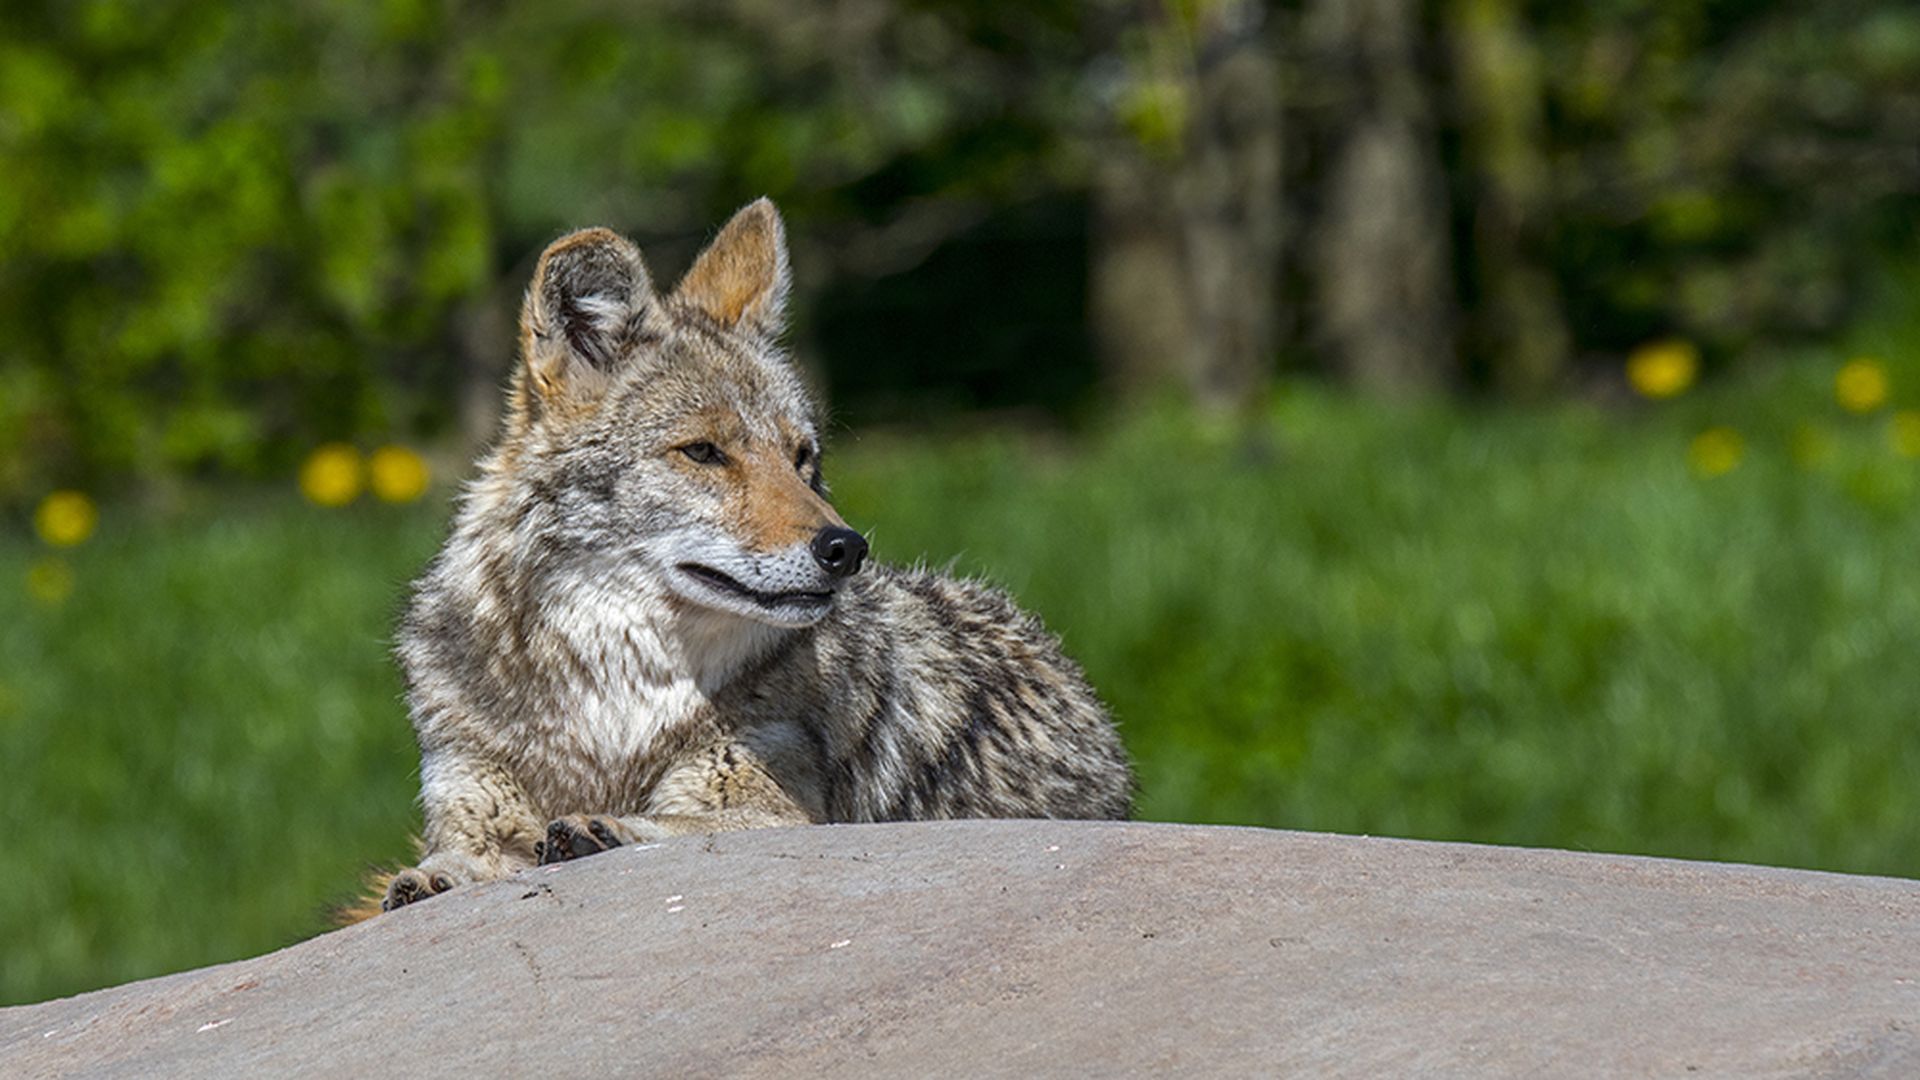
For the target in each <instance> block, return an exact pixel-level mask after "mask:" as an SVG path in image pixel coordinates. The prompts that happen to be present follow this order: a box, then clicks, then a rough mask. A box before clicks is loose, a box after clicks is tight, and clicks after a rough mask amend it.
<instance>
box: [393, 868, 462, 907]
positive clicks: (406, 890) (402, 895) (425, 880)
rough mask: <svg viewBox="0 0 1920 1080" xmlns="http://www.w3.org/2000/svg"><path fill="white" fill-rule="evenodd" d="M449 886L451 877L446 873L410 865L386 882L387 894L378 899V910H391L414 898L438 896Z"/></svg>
mask: <svg viewBox="0 0 1920 1080" xmlns="http://www.w3.org/2000/svg"><path fill="white" fill-rule="evenodd" d="M451 888H453V878H451V877H449V876H448V875H446V874H438V873H429V872H427V871H425V870H422V869H420V868H419V867H417V866H410V867H408V868H406V869H405V870H402V871H400V872H399V873H397V874H395V875H393V880H392V881H389V882H387V896H386V899H384V900H382V901H380V910H381V911H392V910H393V909H394V908H397V907H406V906H407V905H408V904H411V903H413V902H414V901H415V900H425V899H426V898H427V897H429V896H438V895H440V894H441V893H443V892H446V891H447V890H448V889H451Z"/></svg>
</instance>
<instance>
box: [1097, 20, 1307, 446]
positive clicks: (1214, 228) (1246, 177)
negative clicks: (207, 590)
mask: <svg viewBox="0 0 1920 1080" xmlns="http://www.w3.org/2000/svg"><path fill="white" fill-rule="evenodd" d="M1154 11H1155V14H1154V15H1153V16H1151V22H1150V24H1149V25H1148V27H1147V28H1146V29H1147V35H1148V38H1149V40H1150V42H1151V43H1152V44H1151V47H1150V49H1149V54H1150V57H1151V59H1150V61H1149V62H1148V63H1147V64H1145V65H1142V66H1141V69H1139V70H1132V71H1129V73H1128V78H1127V85H1126V86H1125V87H1124V88H1123V89H1122V90H1121V91H1120V96H1121V97H1122V98H1123V99H1124V101H1125V104H1123V105H1122V107H1121V108H1120V109H1118V110H1116V111H1117V112H1118V113H1120V114H1121V119H1122V121H1123V123H1122V125H1119V126H1120V127H1121V129H1122V130H1118V131H1116V132H1114V133H1112V134H1110V135H1109V136H1108V138H1107V139H1106V140H1105V142H1106V145H1104V146H1103V147H1101V149H1102V150H1103V153H1102V154H1101V158H1100V162H1099V164H1098V166H1097V168H1096V170H1095V175H1094V214H1095V218H1094V244H1093V265H1092V267H1091V268H1090V278H1091V280H1090V282H1089V287H1090V290H1091V297H1090V300H1089V303H1090V306H1091V309H1092V310H1091V312H1090V314H1091V317H1092V318H1093V321H1094V331H1095V335H1096V339H1097V341H1098V343H1099V346H1100V349H1101V352H1102V354H1103V356H1104V359H1105V363H1106V365H1107V369H1108V371H1109V372H1110V373H1111V376H1112V378H1113V380H1114V382H1115V383H1116V384H1118V387H1119V389H1120V390H1121V392H1122V393H1123V394H1124V395H1126V396H1129V397H1134V398H1139V397H1144V396H1148V395H1152V394H1159V393H1167V392H1172V393H1176V394H1178V395H1180V396H1181V397H1183V398H1185V399H1187V400H1189V401H1192V402H1194V403H1196V404H1198V405H1200V406H1201V407H1203V408H1207V409H1210V410H1214V411H1227V410H1233V409H1236V408H1240V407H1242V406H1245V405H1246V404H1247V403H1249V402H1250V401H1252V400H1253V399H1254V397H1255V396H1256V395H1257V393H1258V392H1259V390H1260V389H1261V388H1262V386H1263V385H1264V384H1265V382H1266V379H1267V377H1268V375H1269V373H1270V372H1271V370H1272V366H1273V361H1274V357H1275V353H1276V350H1277V347H1278V342H1277V333H1276V326H1277V321H1276V318H1275V311H1274V308H1275V303H1276V300H1277V294H1278V273H1279V261H1280V242H1281V205H1282V204H1281V194H1282V193H1281V190H1280V109H1279V86H1278V79H1279V72H1278V63H1277V59H1276V56H1275V50H1274V49H1273V48H1272V46H1271V44H1270V43H1269V42H1268V41H1267V40H1266V38H1265V36H1264V35H1263V34H1262V33H1261V27H1260V15H1261V9H1260V7H1259V5H1257V4H1254V3H1249V2H1246V0H1211V2H1206V0H1203V2H1202V3H1200V4H1199V5H1197V7H1196V8H1195V9H1194V10H1192V11H1191V12H1190V13H1187V14H1181V13H1177V12H1176V11H1175V10H1174V9H1173V8H1172V7H1158V8H1155V9H1154ZM1128 121H1130V123H1129V122H1128Z"/></svg>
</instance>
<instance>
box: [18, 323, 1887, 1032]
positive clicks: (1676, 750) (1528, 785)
mask: <svg viewBox="0 0 1920 1080" xmlns="http://www.w3.org/2000/svg"><path fill="white" fill-rule="evenodd" d="M1915 332H1916V328H1915V327H1913V326H1911V325H1903V324H1900V323H1898V322H1893V323H1889V324H1887V325H1884V326H1879V327H1873V328H1869V329H1867V330H1865V331H1863V332H1862V335H1861V338H1860V340H1858V341H1855V342H1853V343H1852V344H1853V345H1854V346H1855V350H1856V351H1873V352H1879V353H1882V354H1892V353H1894V352H1896V351H1898V350H1896V349H1895V348H1894V347H1895V346H1896V345H1898V344H1900V343H1902V342H1911V341H1912V340H1914V338H1913V334H1914V333H1915ZM1844 355H1845V354H1821V355H1817V356H1814V357H1810V358H1808V360H1807V361H1806V362H1804V363H1802V364H1799V365H1795V366H1790V367H1787V368H1783V369H1782V370H1781V374H1779V375H1778V376H1777V377H1771V378H1766V379H1756V380H1750V381H1748V382H1746V383H1743V384H1742V385H1741V386H1739V387H1736V388H1733V389H1730V390H1723V391H1720V392H1715V393H1710V394H1706V395H1702V396H1697V397H1692V398H1684V399H1681V400H1680V401H1678V402H1675V403H1671V404H1668V405H1664V406H1661V407H1660V408H1659V409H1657V410H1653V411H1649V412H1646V413H1640V414H1620V413H1604V412H1600V411H1596V410H1594V409H1591V408H1587V407H1582V406H1576V405H1566V406H1560V407H1555V408H1551V409H1546V410H1540V411H1531V412H1525V413H1522V412H1514V411H1508V410H1504V409H1472V408H1464V407H1460V406H1444V407H1442V406H1430V407H1408V408H1386V407H1382V406H1378V405H1364V404H1360V403H1356V402H1354V401H1352V400H1349V399H1345V398H1340V397H1333V396H1329V395H1327V394H1325V393H1324V392H1322V391H1321V390H1319V389H1318V388H1316V387H1314V386H1311V385H1294V386H1289V387H1287V388H1285V389H1284V391H1283V392H1282V393H1281V395H1280V397H1279V399H1278V401H1277V404H1276V405H1275V407H1274V408H1273V409H1272V410H1271V412H1270V413H1269V414H1268V416H1267V417H1266V418H1265V419H1264V420H1263V421H1262V423H1261V424H1260V425H1259V427H1258V429H1257V430H1255V431H1253V432H1251V433H1249V432H1242V431H1234V430H1229V429H1224V428H1210V427H1206V426H1197V425H1196V424H1195V423H1194V422H1193V421H1191V420H1189V419H1185V418H1180V417H1175V416H1160V417H1149V418H1145V419H1142V420H1139V421H1135V422H1132V423H1129V424H1126V425H1123V426H1120V427H1117V428H1114V429H1112V430H1109V431H1106V432H1104V433H1101V434H1099V435H1097V436H1095V437H1094V438H1092V439H1091V440H1090V441H1088V442H1086V443H1084V444H1079V443H1062V442H1054V441H1049V440H1048V439H1046V438H1044V437H1041V436H1038V435H1027V436H1015V435H1012V434H1009V433H1002V434H998V435H988V436H981V437H972V438H968V439H965V440H961V441H958V442H954V441H944V440H940V439H936V438H929V437H926V436H919V435H916V436H907V435H886V434H879V433H874V434H868V435H864V436H861V435H856V434H847V435H843V436H841V437H839V438H838V439H837V441H836V446H835V452H834V459H833V470H834V480H835V487H836V495H837V498H838V501H839V503H840V504H841V506H842V508H843V509H844V510H845V512H846V514H847V517H848V518H849V520H851V521H853V522H855V523H856V524H858V525H860V526H861V527H863V528H865V529H867V530H869V531H870V532H871V534H872V535H873V537H874V543H875V549H876V551H877V553H878V554H879V555H881V556H882V557H884V558H887V559H890V560H896V561H906V560H911V559H913V558H915V557H918V556H922V555H924V556H925V557H926V558H927V559H929V560H930V561H933V562H936V563H940V562H945V561H947V560H955V561H956V566H957V568H958V569H959V570H960V571H963V572H970V573H980V574H984V575H987V576H989V577H991V578H993V579H995V580H997V581H999V582H1000V583H1002V584H1004V585H1006V586H1008V587H1009V588H1011V589H1012V590H1013V591H1014V592H1015V593H1016V594H1017V595H1018V596H1019V598H1020V599H1021V600H1022V602H1023V603H1025V604H1027V605H1028V606H1030V607H1032V608H1034V609H1035V610H1037V611H1039V612H1040V613H1041V614H1042V615H1043V616H1044V617H1045V618H1046V619H1047V620H1048V622H1049V623H1050V624H1051V625H1052V626H1053V627H1054V628H1055V629H1056V630H1058V631H1059V632H1060V633H1061V634H1062V635H1063V636H1064V638H1065V640H1066V643H1067V645H1068V648H1069V649H1070V651H1071V652H1072V653H1073V654H1074V655H1075V656H1076V657H1078V658H1079V659H1080V660H1081V661H1082V662H1083V663H1084V664H1085V666H1086V668H1087V671H1088V673H1089V675H1090V676H1091V678H1092V680H1093V682H1094V683H1095V684H1096V685H1097V686H1098V687H1099V688H1100V690H1101V691H1102V693H1103V694H1104V696H1105V697H1106V698H1107V700H1108V701H1109V702H1110V703H1111V704H1112V705H1113V707H1114V710H1115V712H1116V713H1117V714H1118V716H1119V717H1120V719H1121V721H1122V724H1123V730H1124V732H1125V735H1126V738H1127V741H1128V744H1129V746H1130V747H1131V749H1132V751H1133V752H1134V754H1135V755H1136V756H1137V757H1138V760H1139V763H1140V772H1141V779H1142V783H1143V800H1142V803H1141V808H1140V809H1141V814H1142V816H1144V817H1147V818H1157V819H1173V820H1185V821H1208V822H1239V823H1258V824H1266V825H1276V826H1285V827H1293V828H1307V829H1332V830H1341V831H1355V832H1370V833H1387V834H1393V835H1403V836H1420V837H1434V838H1451V839H1467V840H1482V841H1490V842H1495V843H1508V844H1544V845H1553V846H1560V847H1571V848H1592V849H1597V850H1607V851H1626V852H1642V853H1652V854H1665V855H1680V856H1691V857H1701V858H1716V859H1734V860H1752V861H1757V862H1764V863H1782V864H1789V865H1797V866H1808V867H1823V868H1828V869H1835V870H1849V871H1865V872H1878V873H1890V874H1902V875H1915V874H1920V786H1916V785H1915V784H1913V782H1912V778H1913V777H1914V776H1915V775H1920V743H1916V742H1915V740H1914V739H1913V736H1912V730H1913V729H1912V718H1913V716H1914V715H1915V713H1916V710H1920V677H1916V675H1915V669H1914V667H1913V665H1912V663H1911V662H1910V660H1911V657H1912V656H1913V655H1914V652H1915V649H1916V647H1920V574H1916V572H1915V569H1914V566H1915V564H1914V560H1913V558H1912V551H1913V547H1914V538H1915V536H1916V535H1920V499H1917V498H1916V496H1920V459H1917V458H1910V457H1901V456H1899V455H1897V454H1896V453H1894V452H1893V450H1891V449H1890V448H1889V445H1888V442H1887V434H1888V423H1887V420H1888V418H1887V415H1886V414H1885V413H1881V414H1876V415H1874V416H1869V417H1854V416H1849V415H1846V414H1844V413H1842V412H1841V411H1840V410H1839V408H1838V407H1837V406H1836V405H1835V404H1833V399H1832V383H1831V375H1832V371H1833V369H1834V367H1835V366H1836V364H1837V362H1838V360H1839V359H1841V358H1842V357H1843V356H1844ZM1892 370H1893V376H1894V380H1893V381H1894V386H1895V388H1896V393H1897V394H1898V393H1904V394H1905V395H1907V396H1905V397H1901V398H1898V399H1897V400H1896V402H1895V404H1896V405H1898V406H1901V407H1903V408H1907V409H1911V408H1913V407H1915V406H1917V405H1920V399H1917V398H1915V397H1914V396H1913V395H1914V394H1915V392H1916V389H1917V388H1920V368H1916V367H1915V366H1914V365H1913V364H1912V363H1906V364H1898V363H1896V364H1893V369H1892ZM1730 423H1731V424H1733V426H1734V427H1736V428H1737V430H1738V431H1739V432H1740V434H1741V435H1742V436H1743V438H1744V440H1745V441H1744V445H1745V447H1746V449H1745V454H1744V457H1743V458H1741V460H1740V462H1739V464H1738V467H1737V468H1735V469H1733V471H1731V472H1729V473H1727V474H1725V475H1722V476H1718V477H1716V478H1713V479H1704V478H1702V477H1700V476H1697V475H1695V474H1694V473H1693V472H1691V471H1690V470H1689V467H1688V455H1687V447H1688V444H1689V442H1690V440H1691V439H1692V438H1693V437H1694V436H1695V434H1696V433H1697V432H1699V431H1701V430H1702V429H1704V428H1707V427H1709V426H1718V425H1727V424H1730ZM1808 431H1812V432H1814V433H1816V434H1817V435H1818V439H1817V445H1818V448H1819V452H1818V453H1807V452H1805V450H1806V447H1807V445H1809V444H1808V441H1807V439H1806V437H1805V433H1806V432H1808ZM442 518H443V510H441V509H439V508H433V507H417V508H414V509H396V508H393V507H385V506H380V505H377V504H361V505H359V506H356V507H353V508H349V509H346V510H340V511H320V510H315V509H312V508H308V507H304V506H301V505H299V504H298V501H297V499H296V497H295V496H294V495H293V494H292V492H291V491H286V492H284V493H275V494H267V493H260V494H257V495H252V496H233V495H229V496H227V497H225V498H224V499H223V500H222V501H220V502H216V503H209V504H207V505H204V506H201V507H198V508H195V509H189V510H186V511H182V512H180V513H178V514H177V515H176V516H174V517H172V518H168V519H153V518H143V517H141V516H139V515H137V514H136V513H134V512H133V511H132V510H131V509H130V508H128V507H126V506H124V505H116V504H109V505H108V506H107V507H106V508H105V512H104V515H103V524H102V527H101V530H100V534H99V535H98V536H97V537H96V538H95V539H94V540H93V541H91V542H90V543H89V544H87V545H86V546H83V547H81V548H79V549H76V550H75V551H74V552H72V553H71V554H69V555H66V556H64V558H66V559H68V560H69V562H70V564H71V567H72V572H73V578H74V581H75V587H74V591H73V593H72V595H71V596H70V597H69V598H68V599H66V600H65V601H64V602H63V603H60V604H57V605H54V606H46V605H44V604H41V603H34V602H30V601H29V600H28V599H27V594H26V592H25V591H24V590H23V589H22V582H23V579H24V578H25V577H26V576H27V575H28V574H29V568H30V566H31V565H33V564H35V563H36V562H39V561H40V560H43V559H45V558H47V557H48V556H46V555H44V554H43V553H42V552H41V551H39V550H36V549H35V547H34V546H33V545H32V544H31V543H30V542H29V541H27V540H26V539H24V538H21V537H12V538H0V740H4V742H5V745H6V746H7V748H8V754H7V761H8V762H9V767H8V769H7V770H6V772H5V780H6V782H5V783H4V784H0V812H3V813H4V817H5V820H7V821H9V822H11V823H13V826H14V828H13V832H12V842H11V843H10V844H8V845H7V846H6V847H5V848H4V849H0V951H3V952H4V953H5V955H6V956H7V958H8V959H7V963H6V964H5V965H4V967H0V1001H7V1002H16V1001H23V1000H29V999H33V998H38V997H43V996H46V995H49V994H55V993H64V992H69V991H74V990H78V989H82V988H85V987H88V986H93V985H98V984H102V983H106V982H110V981H115V980H122V979H127V978H132V977H135V976H140V975H148V974H154V973H157V972H161V971H165V970H168V969H173V968H179V967H184V966H188V965H193V964H200V963H207V962H212V961H216V960H222V959H229V958H233V957H237V956H241V955H244V954H248V953H253V952H257V951H260V950H263V949H267V948H270V947H274V946H277V945H280V944H284V943H286V942H289V941H292V940H294V939H296V938H298V937H300V936H302V935H305V934H308V933H311V932H314V931H316V930H317V929H319V928H320V926H321V925H322V922H321V918H322V915H321V913H322V910H323V908H324V906H325V905H326V904H328V903H329V902H333V901H338V900H340V899H343V898H344V897H346V896H347V895H349V894H351V892H352V891H353V888H354V883H355V881H356V879H357V877H358V875H359V873H360V871H361V870H362V869H363V868H364V867H365V866H366V865H368V864H370V863H375V862H380V861H394V860H400V859H403V858H405V857H406V855H407V854H408V841H407V835H408V833H409V830H410V828H412V827H414V826H415V825H416V821H415V818H414V814H415V813H416V811H414V810H413V809H412V805H411V800H412V799H413V797H414V793H415V785H416V778H415V775H414V767H415V758H414V750H413V747H412V742H411V737H410V734H409V732H408V729H407V725H406V721H405V718H404V713H403V709H402V706H401V704H400V702H399V700H398V691H399V687H398V681H397V679H396V678H395V676H394V674H393V672H392V670H391V666H390V664H389V661H388V658H387V655H386V646H385V643H384V642H385V638H386V634H387V630H388V627H389V625H390V620H391V618H392V616H393V614H394V612H395V611H396V609H397V606H398V603H399V601H400V597H401V595H402V591H403V587H404V582H405V581H406V580H407V579H408V578H409V577H410V576H411V575H412V574H414V573H415V572H417V570H418V569H419V567H420V566H421V565H422V564H423V563H424V561H425V559H426V558H427V557H428V556H429V554H430V553H431V552H432V550H433V549H434V547H435V546H436V544H437V543H438V539H439V535H440V530H441V529H442V527H443V525H442ZM263 598H264V599H263Z"/></svg>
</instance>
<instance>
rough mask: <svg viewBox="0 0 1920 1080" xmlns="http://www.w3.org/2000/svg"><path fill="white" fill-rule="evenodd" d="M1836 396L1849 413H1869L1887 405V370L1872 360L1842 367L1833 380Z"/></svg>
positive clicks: (1862, 359)
mask: <svg viewBox="0 0 1920 1080" xmlns="http://www.w3.org/2000/svg"><path fill="white" fill-rule="evenodd" d="M1833 396H1834V397H1835V398H1838V399H1839V401H1840V407H1841V408H1843V409H1845V410H1847V411H1848V412H1854V413H1870V412H1872V411H1873V410H1875V409H1877V408H1879V407H1880V406H1882V405H1885V404H1886V403H1887V368H1886V365H1884V364H1882V363H1881V362H1880V361H1878V360H1875V359H1873V358H1872V357H1866V356H1863V357H1860V358H1858V359H1856V360H1849V361H1847V362H1846V363H1844V364H1842V365H1840V373H1839V374H1838V375H1835V376H1834V377H1833Z"/></svg>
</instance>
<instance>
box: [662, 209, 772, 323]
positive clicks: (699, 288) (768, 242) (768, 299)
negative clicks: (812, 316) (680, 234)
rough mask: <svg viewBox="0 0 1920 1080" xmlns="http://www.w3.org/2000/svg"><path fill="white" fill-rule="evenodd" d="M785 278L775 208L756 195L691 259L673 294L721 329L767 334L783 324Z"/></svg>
mask: <svg viewBox="0 0 1920 1080" xmlns="http://www.w3.org/2000/svg"><path fill="white" fill-rule="evenodd" d="M788 280H789V279H788V273H787V231H786V228H785V227H784V226H783V225H781V224H780V211H778V210H775V209H774V208H773V203H772V202H770V201H769V200H767V199H756V200H755V201H753V202H751V203H749V204H747V206H746V208H745V209H743V210H741V211H740V212H739V213H737V214H735V215H733V220H731V221H729V222H727V224H726V226H725V227H724V228H722V229H721V230H720V235H719V236H716V237H714V238H713V243H711V244H708V245H707V249H706V250H705V251H703V252H701V253H700V257H699V258H697V259H695V260H694V261H693V269H691V270H688V271H687V276H686V277H684V278H681V279H680V285H679V287H678V288H677V289H675V290H674V293H673V296H674V299H675V300H677V301H679V302H681V303H683V304H686V305H687V306H689V307H691V308H693V309H694V310H696V311H699V312H700V313H702V314H704V315H706V316H707V317H708V318H710V319H712V320H713V321H714V322H716V323H719V324H720V325H721V326H722V327H724V328H726V329H729V330H739V331H741V332H742V333H746V334H751V335H753V336H756V337H762V338H772V337H774V336H776V335H778V334H779V333H780V331H781V330H782V329H783V328H784V323H785V319H784V316H785V312H786V303H787V283H788Z"/></svg>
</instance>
